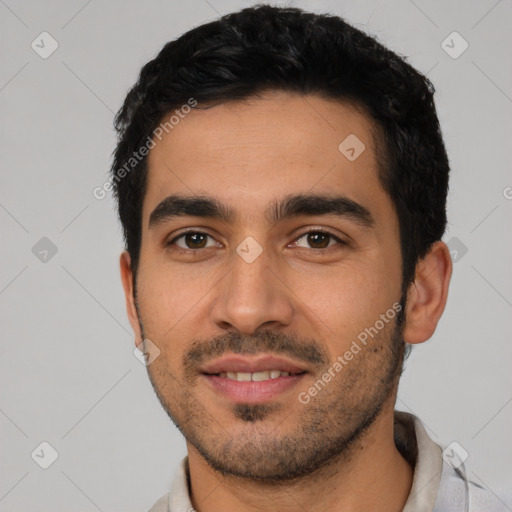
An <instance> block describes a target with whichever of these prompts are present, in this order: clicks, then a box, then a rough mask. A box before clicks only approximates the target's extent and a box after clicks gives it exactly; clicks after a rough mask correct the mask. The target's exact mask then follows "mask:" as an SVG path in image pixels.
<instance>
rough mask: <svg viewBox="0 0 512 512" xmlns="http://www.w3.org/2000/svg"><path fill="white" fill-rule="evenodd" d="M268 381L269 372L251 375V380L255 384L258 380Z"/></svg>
mask: <svg viewBox="0 0 512 512" xmlns="http://www.w3.org/2000/svg"><path fill="white" fill-rule="evenodd" d="M268 379H270V372H254V373H253V374H252V375H251V380H253V381H255V382H259V381H260V380H268Z"/></svg>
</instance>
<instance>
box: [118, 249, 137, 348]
mask: <svg viewBox="0 0 512 512" xmlns="http://www.w3.org/2000/svg"><path fill="white" fill-rule="evenodd" d="M119 264H120V267H121V281H122V283H123V289H124V296H125V301H126V313H127V314H128V320H129V321H130V324H131V326H132V329H133V331H134V332H135V345H138V344H139V343H140V342H141V341H142V333H141V332H140V324H139V317H138V315H137V308H136V306H135V298H134V295H133V272H132V264H131V258H130V255H129V254H128V251H123V253H122V254H121V257H120V258H119Z"/></svg>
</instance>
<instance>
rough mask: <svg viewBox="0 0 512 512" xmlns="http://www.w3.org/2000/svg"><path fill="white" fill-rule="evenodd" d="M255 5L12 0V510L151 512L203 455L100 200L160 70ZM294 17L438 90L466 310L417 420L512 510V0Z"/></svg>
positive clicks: (430, 353) (4, 13)
mask: <svg viewBox="0 0 512 512" xmlns="http://www.w3.org/2000/svg"><path fill="white" fill-rule="evenodd" d="M252 3H253V2H242V1H234V0H232V1H231V0H208V1H206V0H191V1H189V2H177V1H166V2H164V1H160V0H153V1H147V2H136V1H129V2H127V1H124V2H122V1H120V0H117V1H110V2H108V1H105V0H90V1H88V2H87V1H84V0H74V1H66V2H64V1H53V2H50V1H38V2H35V1H32V2H30V1H22V0H19V1H15V0H0V20H1V21H0V33H1V34H2V36H1V48H2V50H1V51H2V66H0V102H1V109H2V113H1V134H0V141H1V142H0V144H1V151H2V171H1V175H0V179H1V188H0V224H1V227H2V238H1V244H2V251H1V256H0V258H1V260H0V263H1V278H0V311H1V336H2V338H1V340H2V341H1V345H0V350H1V353H0V431H1V445H0V450H1V452H0V465H1V466H0V511H1V512H3V511H13V510H16V511H28V510H30V511H32V512H37V511H50V510H52V511H54V510H74V511H84V512H87V511H94V510H101V511H121V510H123V511H142V510H145V509H147V508H148V507H149V506H150V505H151V504H152V503H153V502H154V501H155V500H156V499H157V498H158V497H159V496H161V495H162V494H164V492H166V489H167V487H168V485H169V483H170V481H171V478H172V475H173V472H174V470H175V468H176V466H177V465H178V463H179V461H180V459H181V458H182V457H183V456H184V455H185V445H184V442H183V439H182V437H181V435H180V434H179V432H178V431H177V429H176V428H175V427H174V426H173V424H172V423H171V421H170V420H169V419H168V417H167V416H166V414H165V413H164V412H163V410H162V409H161V407H160V404H159V403H158V401H157V399H156V397H155V396H154V394H153V391H152V389H151V387H150V384H149V381H148V378H147V375H146V369H145V367H144V366H143V365H142V364H141V363H140V362H139V361H138V360H137V359H136V358H135V357H134V355H133V348H134V346H133V335H132V333H131V329H130V326H129V323H128V321H127V318H126V314H125V310H124V297H123V293H122V288H121V284H120V279H119V270H118V256H119V253H120V251H121V249H122V241H121V235H120V233H121V232H120V228H119V226H118V223H117V219H116V215H115V212H114V205H113V202H112V201H111V198H110V197H107V198H106V199H104V200H101V201H100V200H97V199H95V198H94V197H93V195H92V190H93V189H94V188H95V187H97V186H101V185H103V183H104V182H105V180H106V179H107V174H106V173H107V171H108V167H109V164H110V161H111V153H112V150H113V149H114V145H115V137H114V132H113V129H112V119H113V114H114V112H115V111H117V109H118V108H119V107H120V105H121V102H122V100H123V99H124V96H125V94H126V92H127V89H128V87H129V86H131V85H132V83H133V82H134V80H135V79H136V75H137V73H138V71H139V69H140V67H141V66H142V65H143V64H144V63H145V62H146V61H148V60H149V59H151V58H152V57H153V56H154V55H155V54H156V53H157V51H158V50H159V49H160V48H161V47H162V45H163V44H164V43H165V42H167V41H168V40H171V39H174V38H175V37H177V36H178V35H180V34H182V33H183V32H184V31H186V30H188V29H190V28H192V27H193V26H196V25H199V24H201V23H204V22H207V21H211V20H213V19H214V18H216V17H217V16H218V15H219V14H225V13H227V12H229V11H233V10H238V9H239V8H242V7H244V6H247V5H250V4H252ZM291 4H292V5H294V6H299V7H304V8H307V9H309V10H313V11H317V12H322V11H331V12H333V13H336V14H338V15H341V16H343V17H346V18H347V20H348V21H349V22H351V23H353V24H355V25H356V26H357V27H358V28H360V29H363V30H366V31H368V32H369V33H371V34H373V35H376V36H377V37H378V38H379V39H380V40H381V41H382V42H383V43H384V44H386V45H388V46H389V47H390V48H391V49H393V50H395V51H397V52H399V53H400V54H402V55H406V56H408V57H409V60H410V62H411V63H412V64H413V65H414V66H416V67H417V68H418V69H419V70H421V71H422V72H424V73H427V74H428V76H429V78H430V79H431V80H432V81H433V82H434V84H435V86H436V89H437V91H438V92H437V105H438V111H439V115H440V120H441V124H442V127H443V133H444V137H445V141H446V144H447V149H448V152H449V156H450V160H451V165H452V176H451V190H450V196H449V220H450V225H449V228H448V232H447V234H446V236H445V240H446V241H447V242H448V241H449V242H450V245H451V247H452V249H453V250H454V251H456V253H455V252H454V253H453V255H454V257H455V259H456V263H455V265H454V276H453V280H452V284H451V289H450V294H449V300H448V306H447V310H446V312H445V315H444V317H443V319H442V320H441V322H440V324H439V327H438V329H437V331H436V333H435V335H434V337H433V338H432V339H431V340H430V341H429V342H427V343H425V344H423V345H420V346H418V347H417V348H416V350H415V351H413V354H412V355H411V358H410V360H409V362H408V365H407V370H406V372H405V374H404V375H403V380H402V382H401V386H400V392H399V400H398V408H400V409H403V410H407V411H412V412H414V413H415V414H417V415H419V416H420V418H421V419H422V420H423V421H424V423H425V424H426V426H427V427H428V430H429V432H430V435H431V436H432V437H433V439H434V440H435V441H437V442H438V443H439V444H441V445H442V446H443V447H445V446H446V445H448V444H449V443H451V442H452V441H457V442H458V443H459V444H460V445H461V446H463V447H464V448H465V450H467V452H468V453H469V459H468V461H467V464H469V467H470V476H471V478H472V479H474V480H475V481H477V482H479V483H480V484H481V485H485V486H487V487H489V489H490V490H491V491H492V492H494V493H495V494H496V495H497V496H498V497H499V498H500V499H501V500H502V501H503V502H504V504H506V506H507V508H508V509H509V510H512V493H511V492H510V487H511V485H510V481H511V480H510V476H511V465H510V461H511V455H512V446H511V443H510V432H511V424H512V385H511V384H512V372H511V371H510V356H511V348H510V347H511V340H512V336H511V331H512V323H511V322H510V317H511V308H512V286H511V284H512V283H511V281H512V273H511V270H510V261H511V259H510V255H511V253H512V239H511V236H510V220H511V209H512V200H511V199H510V198H511V197H512V188H510V187H512V176H511V174H510V163H511V151H510V144H511V141H512V133H511V132H512V123H511V114H512V98H511V97H512V76H511V65H510V48H511V46H512V44H511V43H512V41H511V40H512V33H511V31H510V22H511V20H512V16H511V15H512V4H511V2H510V0H501V1H496V0H485V1H483V0H482V1H473V2H468V1H463V0H460V1H451V2H442V1H431V2H427V1H425V0H415V1H414V2H413V1H405V0H403V1H402V0H397V1H393V2H384V1H377V0H375V1H365V2H355V1H334V0H330V1H329V0H326V1H320V0H316V1H295V2H291ZM43 31H47V32H49V33H50V34H51V36H52V37H53V38H54V39H55V40H56V41H57V42H58V45H59V46H58V49H57V50H56V51H55V52H54V53H53V54H52V55H50V56H49V57H48V58H46V59H43V58H41V57H40V56H39V54H38V53H36V52H35V51H34V50H33V49H32V47H31V43H32V41H34V40H35V41H36V43H37V42H38V41H39V45H40V46H41V45H43V44H44V46H45V49H46V50H48V48H49V43H48V40H46V42H45V43H40V38H38V36H39V34H40V33H41V32H43ZM453 31H457V32H458V33H459V34H460V35H461V36H462V37H463V38H464V40H466V41H467V42H468V44H469V48H468V49H467V50H466V51H465V52H464V53H463V54H462V55H460V56H458V58H452V57H451V56H450V55H448V54H447V53H446V51H445V50H444V49H443V47H442V46H441V43H442V41H443V40H445V39H446V38H447V36H448V35H449V34H451V33H452V32H453ZM452 40H453V42H450V41H451V40H450V39H448V42H449V44H450V45H451V46H453V47H454V48H452V52H453V51H457V50H460V49H461V48H462V46H461V45H462V44H463V42H462V40H460V39H457V38H456V39H453V38H452ZM445 44H446V43H445ZM507 226H508V227H507ZM43 237H47V238H48V239H50V240H51V242H52V243H53V244H54V245H55V246H56V248H57V253H56V254H55V255H52V252H51V250H50V252H48V253H44V250H48V246H47V245H45V244H48V242H47V241H42V242H39V241H40V239H41V238H43ZM38 242H39V244H40V245H36V244H37V243H38ZM34 246H36V248H35V249H33V247H34ZM466 250H467V252H465V251H466ZM41 251H43V252H41ZM34 253H35V254H34ZM44 257H46V261H41V258H43V259H44ZM42 441H47V442H49V443H50V444H51V446H53V447H54V449H55V450H56V451H57V452H58V454H59V456H58V458H57V460H56V461H55V462H54V463H53V464H52V465H51V466H50V467H49V468H48V469H42V468H41V467H39V465H37V464H36V462H34V460H33V459H32V458H31V453H32V452H33V451H34V450H35V449H36V448H37V447H38V446H39V445H40V443H41V442H42ZM40 450H41V449H39V452H37V451H36V453H39V454H40V460H42V459H43V458H44V457H49V451H48V450H46V452H45V451H44V449H43V452H42V453H44V457H43V456H42V455H41V451H40ZM35 458H36V459H37V457H35Z"/></svg>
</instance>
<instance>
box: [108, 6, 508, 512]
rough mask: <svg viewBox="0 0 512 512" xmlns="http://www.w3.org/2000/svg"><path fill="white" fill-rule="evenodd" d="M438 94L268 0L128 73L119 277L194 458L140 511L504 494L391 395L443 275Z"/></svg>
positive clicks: (428, 503) (306, 506) (442, 504)
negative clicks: (445, 448) (469, 469)
mask: <svg viewBox="0 0 512 512" xmlns="http://www.w3.org/2000/svg"><path fill="white" fill-rule="evenodd" d="M433 91H434V90H433V87H432V85H431V84H430V82H429V81H428V80H427V79H426V78H425V77H424V76H423V75H421V74H420V73H418V72H417V71H415V70H414V69H413V68H412V67H411V66H410V65H408V64H407V63H406V62H405V61H404V60H403V59H402V58H400V57H398V56H397V55H395V54H394V53H392V52H390V51H389V50H387V49H385V48H384V47H383V46H381V45H380V44H379V43H377V42H376V41H375V40H374V39H372V38H371V37H369V36H367V35H365V34H363V33H362V32H360V31H358V30H356V29H354V28H353V27H351V26H349V25H348V24H346V23H345V22H344V21H343V20H341V19H339V18H337V17H331V16H326V15H316V14H311V13H306V12H303V11H301V10H299V9H291V8H276V7H270V6H265V5H263V6H258V7H253V8H248V9H244V10H242V11H241V12H239V13H234V14H231V15H228V16H225V17H223V18H221V19H220V20H218V21H215V22H213V23H209V24H207V25H203V26H201V27H198V28H196V29H194V30H191V31H189V32H187V33H186V34H185V35H183V36H182V37H180V38H179V39H177V40H176V41H173V42H170V43H168V44H167V45H166V46H165V47H164V48H163V49H162V50H161V52H160V53H159V55H158V56H157V57H156V58H155V59H154V60H153V61H151V62H149V63H148V64H146V65H145V66H144V67H143V69H142V70H141V73H140V76H139V79H138V82H137V83H136V85H135V86H134V87H133V88H132V90H131V91H130V92H129V94H128V96H127V98H126V100H125V102H124V105H123V107H122V109H121V110H120V112H119V113H118V115H117V118H116V128H117V130H118V133H119V143H118V146H117V149H116V152H115V157H114V163H113V167H112V183H113V186H114V192H115V195H116V198H117V200H118V205H119V215H120V219H121V222H122V225H123V230H124V236H125V241H126V251H125V252H123V254H122V255H121V260H120V262H121V275H122V282H123V286H124V290H125V294H126V305H127V311H128V316H129V319H130V322H131V325H132V326H133V329H134V331H135V334H136V340H135V342H136V344H137V346H139V347H140V348H141V350H143V352H144V354H145V357H146V359H147V368H148V374H149V377H150V379H151V383H152V385H153V387H154V390H155V392H156V394H157V396H158V398H159V400H160V402H161V403H162V405H163V407H164V408H165V410H166V411H167V413H168V414H169V416H170V418H171V419H172V420H173V422H174V423H175V424H176V425H177V426H178V428H179V429H180V430H181V432H182V433H183V435H184V436H185V439H186V445H187V453H188V456H187V457H186V458H185V459H184V460H183V461H182V464H181V466H180V468H179V471H178V472H177V474H176V477H175V480H174V483H173V487H172V489H171V491H170V493H169V494H168V495H166V496H164V497H162V498H161V499H160V500H159V501H158V502H157V503H155V505H154V506H153V508H152V509H151V510H152V511H153V512H159V511H172V512H185V511H189V510H198V511H200V512H210V511H219V510H222V511H227V512H229V511H237V512H246V511H247V512H249V511H256V510H258V511H261V510H279V511H303V510H305V511H308V512H314V511H320V510H321V511H341V510H343V511H365V512H368V511H380V512H387V511H389V512H391V511H393V512H394V511H399V510H405V511H407V512H411V511H433V510H434V511H436V512H440V511H446V510H454V511H455V510H457V511H459V510H460V511H464V510H470V508H469V507H470V506H471V510H486V511H487V510H499V508H498V507H497V506H496V505H494V504H491V502H490V501H489V500H490V498H489V497H488V496H487V495H486V494H485V493H484V491H483V489H481V488H479V487H478V486H476V485H475V484H473V483H470V482H468V481H467V479H466V477H465V473H464V465H463V464H461V463H457V464H453V463H452V464H450V465H449V464H447V463H445V462H444V461H443V458H442V456H441V448H440V447H439V446H437V445H436V444H435V443H434V442H433V441H432V440H430V438H429V437H428V435H427V433H426V432H425V429H424V427H423V426H422V424H421V422H420V421H419V420H418V419H417V418H415V417H414V416H412V415H409V414H405V413H398V412H395V411H394V404H395V400H396V394H397V387H398V381H399V377H400V374H401V371H402V365H403V361H404V359H405V355H406V353H407V350H406V347H410V345H412V344H416V343H421V342H424V341H426V340H427V339H429V338H430V337H431V336H432V334H433V333H434V331H435V328H436V325H437V323H438V321H439V318H440V317H441V314H442V312H443V310H444V307H445V304H446V299H447V293H448V286H449V281H450V276H451V272H452V264H451V260H450V254H449V251H448V249H447V247H446V245H445V244H444V243H443V242H442V241H441V237H442V235H443V233H444V229H445V225H446V195H447V188H448V173H449V165H448V160H447V156H446V152H445V148H444V144H443V141H442V137H441V132H440V129H439V123H438V119H437V115H436V111H435V107H434V101H433ZM406 344H407V345H406ZM459 462H462V461H459Z"/></svg>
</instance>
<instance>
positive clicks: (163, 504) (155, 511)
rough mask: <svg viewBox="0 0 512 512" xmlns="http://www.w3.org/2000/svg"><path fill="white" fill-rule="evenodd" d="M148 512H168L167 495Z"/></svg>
mask: <svg viewBox="0 0 512 512" xmlns="http://www.w3.org/2000/svg"><path fill="white" fill-rule="evenodd" d="M148 512H169V493H167V494H165V495H164V496H162V497H161V498H160V499H159V500H158V501H157V502H156V503H154V504H153V506H152V507H151V508H150V509H149V510H148Z"/></svg>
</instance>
